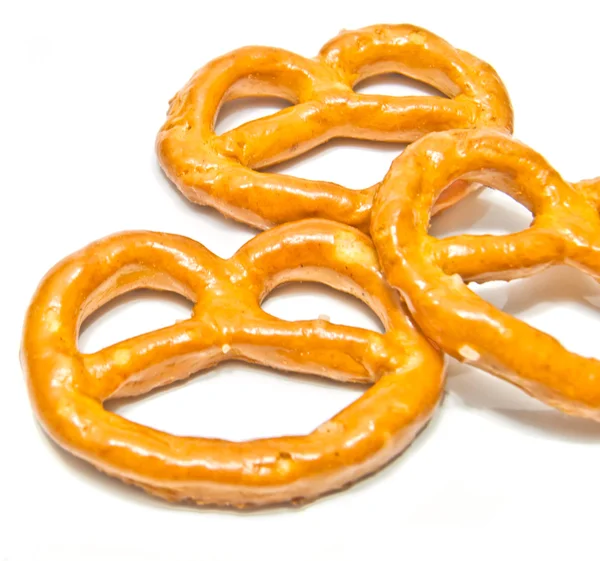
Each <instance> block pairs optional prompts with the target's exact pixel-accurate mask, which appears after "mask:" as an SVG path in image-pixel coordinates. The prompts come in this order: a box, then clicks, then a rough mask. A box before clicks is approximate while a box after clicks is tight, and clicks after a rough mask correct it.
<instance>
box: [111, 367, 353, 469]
mask: <svg viewBox="0 0 600 561" xmlns="http://www.w3.org/2000/svg"><path fill="white" fill-rule="evenodd" d="M362 392H364V387H363V386H360V385H355V384H342V383H339V382H334V381H332V380H327V379H324V378H317V377H315V376H304V375H299V374H285V373H282V372H280V371H278V370H273V369H270V368H267V367H263V366H256V365H252V364H246V363H242V362H233V361H230V362H226V363H222V364H220V365H218V366H216V367H214V368H213V369H211V370H210V371H207V372H204V373H200V374H199V375H195V376H193V377H192V378H189V379H187V380H185V381H181V382H176V383H174V384H171V385H169V386H166V387H164V388H159V389H155V390H153V391H151V392H149V393H147V394H145V395H144V396H142V397H135V398H125V399H113V400H109V401H107V402H105V407H106V408H107V409H108V410H110V411H112V412H114V413H117V414H118V415H121V416H123V417H125V418H126V419H129V420H131V421H133V422H137V423H141V424H143V425H146V426H150V427H152V428H155V429H158V430H162V431H166V432H169V433H171V434H175V435H180V436H200V437H208V438H223V439H227V440H232V441H237V442H239V441H245V440H250V439H255V438H268V437H276V436H284V435H304V434H308V433H310V432H312V431H313V430H315V429H316V428H317V427H318V426H319V425H321V424H322V423H323V421H325V420H326V419H329V418H331V417H332V416H334V415H335V414H336V413H337V412H338V411H341V410H342V409H344V408H345V407H347V406H348V405H350V404H351V403H352V402H353V401H355V400H356V399H357V398H358V397H360V395H361V394H362ZM281 452H282V453H283V454H282V455H281V456H280V457H279V458H278V459H281V460H284V464H285V460H286V459H287V458H286V457H285V450H282V451H281Z"/></svg>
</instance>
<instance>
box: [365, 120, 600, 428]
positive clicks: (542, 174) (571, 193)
mask: <svg viewBox="0 0 600 561" xmlns="http://www.w3.org/2000/svg"><path fill="white" fill-rule="evenodd" d="M459 178H460V179H463V180H468V181H477V182H481V183H483V184H485V185H489V186H491V187H492V188H494V189H498V190H501V191H503V192H505V193H507V194H508V195H510V196H511V197H513V198H514V199H515V200H517V201H519V202H520V203H521V204H523V205H525V206H526V207H527V208H529V209H530V210H531V211H532V213H533V214H534V216H535V218H534V220H533V222H532V224H531V226H530V227H529V228H528V229H526V230H524V231H522V232H518V233H514V234H508V235H502V236H496V235H459V236H454V237H450V238H446V239H441V240H438V239H435V238H433V237H431V236H429V235H428V233H427V229H428V225H429V218H430V209H431V207H432V205H433V202H434V201H435V199H436V198H437V196H438V195H439V194H440V193H441V192H442V190H443V189H444V187H445V186H446V185H449V184H450V183H451V182H453V181H455V180H457V179H459ZM599 191H600V178H598V179H596V180H594V181H587V182H581V183H579V184H570V183H567V182H566V181H564V180H563V179H562V178H561V177H560V175H559V174H558V173H557V172H556V171H555V170H554V169H553V168H552V167H551V166H550V165H549V164H548V163H547V162H546V160H544V159H543V158H542V157H541V156H540V155H539V154H537V153H536V152H534V151H533V150H532V149H530V148H528V147H527V146H525V145H523V144H521V143H519V142H517V141H516V140H512V139H511V138H510V137H508V136H506V135H503V134H500V133H498V132H494V131H452V132H440V133H434V134H432V135H430V136H428V137H426V138H423V139H421V140H419V141H418V142H415V143H414V144H412V145H411V146H410V147H409V148H407V150H406V151H405V152H404V153H403V154H402V155H401V156H400V157H399V158H398V159H397V160H396V161H395V162H394V164H393V165H392V167H391V169H390V171H389V173H388V175H387V176H386V178H385V179H384V181H383V183H382V185H381V188H380V190H379V192H378V193H377V196H376V197H375V202H374V206H373V221H372V225H371V235H372V237H373V241H374V243H375V246H376V248H377V250H378V254H379V258H380V262H381V265H382V268H383V270H384V272H385V275H386V278H387V279H388V281H389V282H390V283H391V285H392V286H394V287H396V288H397V289H398V290H399V291H400V292H401V293H402V295H403V296H404V298H405V299H406V301H407V303H408V306H409V308H410V310H411V312H412V314H413V316H414V319H415V321H416V322H417V324H418V325H419V326H420V327H421V328H422V329H423V331H424V333H425V334H426V335H427V336H428V337H429V338H430V339H431V340H433V341H434V342H435V343H436V344H437V345H439V346H440V347H441V349H442V350H443V351H445V352H446V353H448V354H450V355H452V356H453V357H455V358H457V359H458V360H461V361H463V362H466V363H470V364H472V365H474V366H477V367H478V368H481V369H483V370H486V371H487V372H490V373H492V374H495V375H496V376H499V377H501V378H504V379H505V380H508V381H509V382H511V383H513V384H515V385H516V386H518V387H520V388H521V389H522V390H524V391H525V392H527V393H528V394H530V395H532V396H534V397H536V398H538V399H540V400H542V401H544V402H546V403H548V404H549V405H551V406H554V407H556V408H558V409H561V410H563V411H565V412H566V413H569V414H572V415H577V416H581V417H587V418H591V419H594V420H596V421H600V361H598V360H596V359H593V358H584V357H581V356H578V355H576V354H574V353H571V352H569V351H567V350H566V349H565V348H564V347H563V346H562V345H561V344H560V343H559V342H558V341H557V340H556V339H554V338H553V337H551V336H550V335H547V334H545V333H543V332H541V331H539V330H537V329H534V328H533V327H531V326H529V325H527V324H526V323H524V322H522V321H520V320H518V319H515V318H513V317H512V316H510V315H508V314H506V313H504V312H501V311H500V310H498V309H497V308H495V307H494V306H492V305H491V304H489V303H487V302H485V301H484V300H483V299H481V298H480V297H479V296H477V295H476V294H475V293H473V292H472V291H471V290H470V289H469V288H468V287H467V286H466V285H465V284H464V282H463V281H477V282H485V281H490V280H510V279H515V278H521V277H525V276H527V275H531V274H534V273H536V272H538V271H541V270H542V269H545V268H547V267H550V266H552V265H558V264H565V265H570V266H573V267H576V268H578V269H580V270H582V271H584V272H586V273H588V274H590V275H592V276H594V277H595V278H596V279H598V278H600V249H599V248H600V218H599V216H598V206H597V203H598V201H599V198H598V193H599Z"/></svg>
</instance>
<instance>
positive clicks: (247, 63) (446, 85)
mask: <svg viewBox="0 0 600 561" xmlns="http://www.w3.org/2000/svg"><path fill="white" fill-rule="evenodd" d="M387 72H397V73H400V74H404V75H406V76H409V77H411V78H415V79H417V80H420V81H422V82H425V83H427V84H430V85H432V86H434V87H435V88H437V89H438V90H440V91H441V92H443V93H444V94H446V95H447V96H448V97H449V98H450V99H448V98H445V97H442V96H427V97H423V96H410V97H395V96H387V95H363V94H356V93H355V92H354V91H353V89H352V88H353V86H354V85H355V84H356V83H357V82H359V81H361V80H363V79H364V78H367V77H369V76H373V75H377V74H382V73H387ZM244 96H276V97H281V98H284V99H286V100H289V101H291V102H292V103H294V104H295V105H294V106H293V107H290V108H287V109H285V110H283V111H279V112H277V113H275V114H274V115H270V116H267V117H263V118H262V119H257V120H254V121H250V122H248V123H245V124H243V125H241V126H239V127H237V128H236V129H233V130H231V131H229V132H226V133H224V134H222V135H217V134H215V132H214V126H213V125H214V122H215V119H216V115H217V113H218V110H219V107H220V106H221V104H222V103H223V102H225V101H228V100H232V99H236V98H240V97H244ZM512 121H513V115H512V108H511V104H510V100H509V97H508V94H507V92H506V90H505V88H504V85H503V84H502V82H501V81H500V78H499V77H498V76H497V74H496V72H495V71H494V69H493V68H492V67H491V66H489V65H488V64H486V63H484V62H482V61H480V60H479V59H477V58H475V57H474V56H472V55H470V54H468V53H466V52H464V51H459V50H457V49H455V48H454V47H452V46H451V45H449V44H448V43H447V42H446V41H444V40H443V39H441V38H440V37H437V36H436V35H434V34H432V33H430V32H429V31H426V30H424V29H421V28H418V27H414V26H412V25H378V26H373V27H366V28H364V29H361V30H359V31H349V32H343V33H342V34H341V35H339V36H338V37H337V38H335V39H333V40H332V41H330V42H329V43H327V44H326V45H325V46H324V47H323V48H322V49H321V52H320V54H319V56H318V57H317V58H316V59H314V60H310V59H306V58H303V57H301V56H298V55H296V54H294V53H290V52H288V51H284V50H282V49H276V48H271V47H246V48H242V49H239V50H237V51H234V52H232V53H230V54H227V55H225V56H223V57H221V58H218V59H216V60H214V61H212V62H210V63H209V64H207V65H206V66H205V67H204V68H202V69H201V70H199V71H198V72H197V73H196V74H195V75H194V76H193V77H192V79H191V80H190V81H189V82H188V84H187V85H186V86H185V87H184V88H183V89H182V90H181V91H180V92H179V93H178V94H177V95H176V96H175V97H174V98H173V99H172V100H171V105H170V110H169V113H168V117H167V121H166V123H165V124H164V125H163V127H162V129H161V130H160V132H159V134H158V138H157V144H156V147H157V153H158V158H159V161H160V164H161V166H162V168H163V170H164V171H165V173H166V174H167V176H168V177H169V178H170V179H171V181H173V183H175V184H176V185H177V187H179V189H180V190H181V191H182V193H183V194H184V195H185V196H186V197H187V198H188V199H190V200H191V201H193V202H195V203H198V204H201V205H210V206H212V207H215V208H217V209H218V210H219V211H221V212H222V213H223V214H225V215H227V216H230V217H232V218H235V219H236V220H240V221H242V222H246V223H248V224H251V225H253V226H256V227H259V228H268V227H270V226H272V225H274V224H279V223H282V222H289V221H294V220H298V219H301V218H310V217H320V218H329V219H333V220H336V221H338V222H343V223H345V224H349V225H352V226H356V227H358V228H359V229H361V230H363V231H365V232H368V228H369V221H370V213H371V204H372V200H373V196H374V193H375V190H376V188H377V185H375V186H373V187H370V188H368V189H363V190H360V191H356V190H351V189H347V188H345V187H342V186H341V185H337V184H334V183H329V182H326V181H310V180H307V179H300V178H295V177H290V176H287V175H282V174H273V173H263V172H259V171H256V169H260V168H263V167H265V166H268V165H271V164H275V163H277V162H281V161H284V160H287V159H289V158H292V157H294V156H297V155H299V154H302V153H303V152H306V151H307V150H310V149H311V148H314V147H315V146H317V145H319V144H322V143H324V142H326V141H327V140H330V139H332V138H336V137H348V138H357V139H369V140H379V141H393V142H410V141H413V140H415V139H417V138H419V137H421V136H422V135H424V134H427V133H429V132H431V131H437V130H445V129H455V128H474V127H482V126H486V127H492V128H497V129H499V130H502V131H507V132H512ZM466 187H467V186H466V184H465V183H464V182H461V183H458V184H456V185H454V186H453V188H452V190H447V191H446V193H445V194H444V196H443V198H442V199H441V200H440V201H438V203H437V206H436V210H441V209H442V208H445V207H447V206H449V205H450V204H452V203H453V202H454V201H455V200H457V199H458V198H461V197H462V196H463V195H464V194H465V192H466Z"/></svg>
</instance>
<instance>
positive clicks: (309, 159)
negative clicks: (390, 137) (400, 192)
mask: <svg viewBox="0 0 600 561" xmlns="http://www.w3.org/2000/svg"><path fill="white" fill-rule="evenodd" d="M405 147H406V144H402V143H396V142H389V143H388V142H377V141H372V140H355V139H350V138H335V139H333V140H330V141H329V142H326V143H325V144H322V145H321V146H317V147H316V148H313V149H312V150H309V151H308V152H304V153H303V154H300V155H298V156H296V157H294V158H292V159H289V160H286V161H285V162H281V163H279V164H276V165H274V166H269V167H268V168H266V169H265V170H264V171H268V172H271V173H281V174H284V175H291V176H293V177H299V178H301V179H309V180H313V181H330V182H332V183H337V184H338V185H343V186H344V187H347V188H348V189H356V190H359V189H366V188H367V187H370V186H371V185H375V184H376V183H379V182H380V181H381V180H382V179H383V178H384V177H385V175H386V173H387V172H388V170H389V168H390V166H391V165H392V162H393V161H394V160H395V159H396V158H397V157H398V156H399V155H400V154H401V153H402V151H403V150H404V148H405Z"/></svg>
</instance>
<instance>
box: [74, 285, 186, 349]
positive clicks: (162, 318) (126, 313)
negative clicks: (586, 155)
mask: <svg viewBox="0 0 600 561" xmlns="http://www.w3.org/2000/svg"><path fill="white" fill-rule="evenodd" d="M192 309H193V304H192V302H190V301H189V300H188V299H187V298H185V297H183V296H181V295H179V294H177V293H174V292H164V291H161V292H159V291H156V290H150V289H138V290H133V291H131V292H128V293H126V294H122V295H121V296H117V297H116V298H115V299H114V300H111V301H110V302H108V303H106V304H104V305H103V306H101V307H100V308H98V309H97V310H96V311H95V312H94V313H92V314H91V315H90V316H89V317H88V318H87V319H86V320H85V321H84V322H83V324H82V326H81V329H80V332H79V341H78V346H79V350H80V352H83V353H93V352H96V351H99V350H101V349H103V348H105V347H108V346H109V345H112V344H114V343H118V342H120V341H124V340H126V339H128V338H130V337H135V336H136V335H140V334H142V333H148V332H150V331H154V330H156V329H160V328H161V327H166V326H168V325H172V324H173V323H175V322H176V321H182V320H186V319H189V318H190V317H191V315H192Z"/></svg>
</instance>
